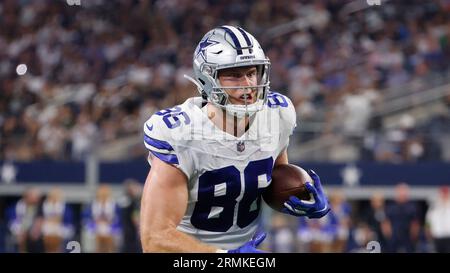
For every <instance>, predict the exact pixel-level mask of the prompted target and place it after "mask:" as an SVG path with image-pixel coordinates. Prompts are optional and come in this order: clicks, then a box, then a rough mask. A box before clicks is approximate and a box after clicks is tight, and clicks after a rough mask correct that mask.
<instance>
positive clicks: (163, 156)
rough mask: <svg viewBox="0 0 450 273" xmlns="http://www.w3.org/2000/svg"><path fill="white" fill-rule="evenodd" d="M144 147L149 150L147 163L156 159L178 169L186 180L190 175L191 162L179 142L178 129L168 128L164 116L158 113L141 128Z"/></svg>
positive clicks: (187, 153)
mask: <svg viewBox="0 0 450 273" xmlns="http://www.w3.org/2000/svg"><path fill="white" fill-rule="evenodd" d="M143 131H144V145H145V147H146V148H147V149H148V150H149V157H148V162H149V164H150V165H151V159H152V157H157V158H159V159H160V160H161V161H164V162H166V163H167V164H170V165H173V166H175V167H177V168H178V169H180V170H181V171H182V172H183V173H184V174H185V175H186V176H187V177H188V179H189V178H190V176H191V173H192V169H193V166H192V164H193V163H192V160H190V155H189V152H188V151H187V149H186V148H185V147H184V145H183V143H182V140H180V138H179V137H177V136H179V134H180V131H179V128H170V123H169V124H167V119H166V122H165V121H164V116H163V115H159V114H158V113H156V114H154V115H153V116H151V117H150V118H149V119H148V120H147V121H146V122H145V123H144V127H143Z"/></svg>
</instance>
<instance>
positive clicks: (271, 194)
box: [263, 164, 313, 211]
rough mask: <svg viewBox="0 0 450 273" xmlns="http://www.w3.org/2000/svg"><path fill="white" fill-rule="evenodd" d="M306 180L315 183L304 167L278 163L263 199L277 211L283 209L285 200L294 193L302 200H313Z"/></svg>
mask: <svg viewBox="0 0 450 273" xmlns="http://www.w3.org/2000/svg"><path fill="white" fill-rule="evenodd" d="M306 182H311V183H313V180H312V178H311V176H309V174H308V173H307V172H306V171H305V170H304V169H303V168H301V167H298V166H295V165H293V164H282V165H277V166H275V167H274V168H273V171H272V182H271V183H270V185H269V186H268V187H267V188H266V189H265V190H264V192H263V199H264V201H265V202H266V203H267V205H269V206H270V207H271V208H272V209H274V210H276V211H281V209H282V208H284V206H283V204H284V202H285V201H287V200H288V199H289V197H290V196H293V195H294V196H297V197H298V198H299V199H301V200H306V201H312V199H313V197H312V195H311V194H310V193H309V191H308V190H307V189H306V186H305V183H306Z"/></svg>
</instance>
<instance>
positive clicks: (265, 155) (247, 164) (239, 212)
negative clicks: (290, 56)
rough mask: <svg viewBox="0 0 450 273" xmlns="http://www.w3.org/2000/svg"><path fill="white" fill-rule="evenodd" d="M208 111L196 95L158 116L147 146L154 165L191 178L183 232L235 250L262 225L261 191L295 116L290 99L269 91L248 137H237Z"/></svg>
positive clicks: (148, 130)
mask: <svg viewBox="0 0 450 273" xmlns="http://www.w3.org/2000/svg"><path fill="white" fill-rule="evenodd" d="M206 108H207V107H203V108H202V99H201V98H200V97H195V98H190V99H188V100H186V101H185V102H184V103H183V104H181V105H178V106H176V107H174V108H170V109H165V110H161V111H159V112H157V113H155V114H154V115H153V116H152V117H150V119H148V120H147V121H146V122H145V125H144V143H145V146H146V147H147V149H149V150H150V153H149V154H150V156H149V162H150V158H151V157H153V156H156V157H158V158H159V159H161V160H162V161H165V162H166V163H169V164H172V165H174V166H176V167H177V168H179V169H180V170H181V171H182V172H183V173H184V174H186V177H187V178H188V185H187V187H188V193H189V198H188V205H187V210H186V213H185V215H184V217H183V219H182V221H181V222H180V224H179V225H178V230H180V231H183V232H185V233H187V234H189V235H192V236H194V237H196V238H198V239H199V240H201V241H202V242H204V243H207V244H210V245H214V246H216V247H219V248H222V249H233V248H237V247H239V246H241V245H242V244H244V243H245V242H247V241H248V240H250V239H251V237H252V236H253V235H254V233H255V231H256V229H257V227H258V223H259V221H258V218H259V216H260V207H261V191H262V190H263V189H264V188H266V187H267V186H268V185H269V184H270V182H271V174H272V168H273V165H274V162H275V160H276V158H277V157H278V155H279V154H280V153H281V152H282V151H283V150H284V148H286V147H287V145H288V143H289V136H290V135H291V134H292V132H293V130H294V128H295V126H296V114H295V109H294V107H293V105H292V102H291V101H290V100H289V99H288V98H287V97H286V96H283V95H281V94H279V93H275V92H270V93H269V94H268V102H267V104H266V105H265V106H264V108H263V110H261V111H259V112H257V113H256V114H255V115H256V116H255V118H254V120H253V122H252V123H251V125H250V127H249V129H248V130H247V131H246V133H245V134H243V135H242V136H240V137H235V136H233V135H230V134H228V133H226V132H224V131H222V130H221V129H219V128H218V127H216V126H215V125H214V123H213V122H212V121H211V120H210V119H209V118H208V116H207V113H206ZM165 201H166V200H161V202H165Z"/></svg>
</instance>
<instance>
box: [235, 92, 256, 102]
mask: <svg viewBox="0 0 450 273" xmlns="http://www.w3.org/2000/svg"><path fill="white" fill-rule="evenodd" d="M253 98H254V95H252V94H244V95H242V96H240V97H239V102H241V103H242V104H252V103H253Z"/></svg>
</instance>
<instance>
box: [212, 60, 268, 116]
mask: <svg viewBox="0 0 450 273" xmlns="http://www.w3.org/2000/svg"><path fill="white" fill-rule="evenodd" d="M252 66H254V67H256V70H257V71H256V85H249V86H241V85H239V86H222V85H221V84H220V80H219V72H220V70H221V69H217V70H216V71H215V73H214V74H213V75H212V78H213V80H214V83H215V85H214V86H213V88H212V92H211V95H210V101H211V102H212V103H213V104H214V105H216V106H217V107H219V108H222V109H224V110H226V111H227V113H228V114H230V115H234V116H237V117H238V118H242V117H244V116H251V115H253V114H255V113H256V112H258V111H260V110H261V109H262V108H263V106H264V104H265V103H266V102H267V93H268V92H269V85H270V82H269V79H268V78H269V77H268V75H269V73H270V64H269V63H267V64H261V65H248V67H252ZM236 67H246V66H236ZM223 69H225V68H223ZM238 90H246V91H247V92H245V93H244V94H243V96H244V97H245V98H247V94H248V93H253V92H254V94H252V95H253V96H254V97H255V99H253V97H252V101H251V102H249V101H248V100H245V101H244V103H243V104H235V103H232V102H231V100H230V97H231V96H232V93H233V92H237V91H238ZM249 90H251V91H249Z"/></svg>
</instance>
